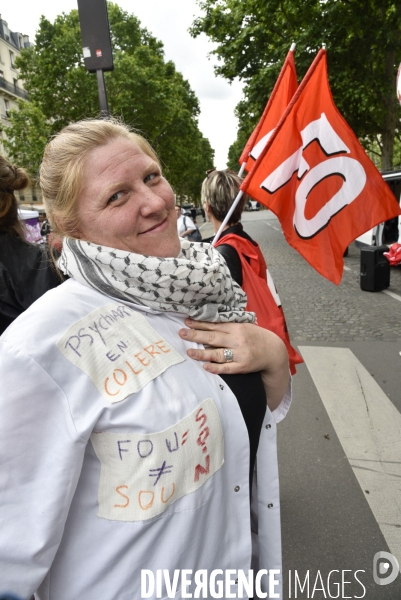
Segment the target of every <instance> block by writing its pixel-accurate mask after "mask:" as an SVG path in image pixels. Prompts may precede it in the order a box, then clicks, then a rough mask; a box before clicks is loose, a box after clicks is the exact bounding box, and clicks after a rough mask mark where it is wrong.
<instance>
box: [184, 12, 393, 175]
mask: <svg viewBox="0 0 401 600" xmlns="http://www.w3.org/2000/svg"><path fill="white" fill-rule="evenodd" d="M198 4H199V6H200V8H201V9H202V10H203V15H202V16H201V17H200V18H198V19H197V20H196V21H195V22H194V24H193V27H192V34H193V35H194V36H196V35H199V34H200V33H202V32H204V33H206V35H208V36H209V38H210V39H211V40H213V41H214V42H216V43H217V47H216V49H215V50H214V51H213V53H214V54H215V55H216V56H217V58H218V60H219V63H220V64H219V65H218V67H217V68H216V71H217V72H218V73H219V74H220V75H222V76H223V77H225V78H227V79H228V80H230V81H232V80H233V79H234V78H235V77H239V78H240V79H242V80H243V81H244V83H245V90H244V92H245V98H244V100H243V101H242V102H240V104H239V105H238V106H237V109H236V111H237V116H238V117H239V131H238V137H237V140H236V142H235V143H234V144H233V146H232V147H231V149H230V152H229V156H230V161H231V162H236V160H237V158H238V156H239V154H240V152H241V151H242V148H243V143H244V142H245V141H246V140H247V138H248V136H249V135H250V133H251V132H252V130H253V128H254V126H255V125H256V123H257V122H258V119H259V117H260V114H261V113H262V110H263V108H264V106H265V104H266V101H267V97H268V95H269V93H270V92H271V90H272V89H273V86H274V83H275V81H276V79H277V76H278V74H279V71H280V68H281V65H282V63H283V60H284V58H285V56H286V54H287V52H288V50H289V47H290V44H291V42H292V41H295V42H296V43H297V50H296V64H297V71H298V76H299V77H303V76H304V75H305V73H306V70H307V69H308V67H309V66H310V64H311V62H312V60H313V58H314V56H315V55H316V53H317V51H318V49H319V48H320V47H321V45H322V43H326V46H327V56H328V68H329V79H330V85H331V89H332V92H333V97H334V100H335V103H336V105H337V107H338V108H339V110H340V112H341V113H342V115H343V116H344V117H345V119H346V120H347V122H348V123H349V124H350V126H351V127H352V129H353V130H354V131H355V133H356V135H357V136H358V137H359V138H360V140H361V142H362V143H363V144H364V146H365V147H366V148H367V149H369V150H371V149H373V147H376V148H377V147H378V148H379V149H380V155H381V159H382V164H383V167H385V168H388V167H391V165H392V161H393V153H394V142H395V140H399V137H400V133H401V131H400V116H401V109H400V107H399V105H398V103H397V99H396V94H395V87H396V76H397V68H398V64H399V63H400V61H401V3H397V2H394V1H391V0H304V1H303V2H298V1H297V0H268V1H267V2H266V1H263V0H198Z"/></svg>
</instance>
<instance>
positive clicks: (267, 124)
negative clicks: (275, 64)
mask: <svg viewBox="0 0 401 600" xmlns="http://www.w3.org/2000/svg"><path fill="white" fill-rule="evenodd" d="M297 87H298V81H297V72H296V70H295V61H294V52H293V51H292V50H290V51H289V53H288V54H287V57H286V59H285V61H284V64H283V66H282V69H281V71H280V75H279V77H278V79H277V81H276V84H275V86H274V88H273V91H272V93H271V95H270V98H269V101H268V103H267V104H266V107H265V110H264V111H263V114H262V116H261V118H260V120H259V123H258V124H257V126H256V127H255V129H254V131H253V133H252V135H251V136H250V138H249V140H248V141H247V143H246V146H245V148H244V150H243V151H242V154H241V156H240V159H239V164H240V165H241V166H242V163H244V162H246V167H245V169H246V170H247V171H248V173H249V171H251V169H252V167H253V165H254V164H255V160H256V158H257V157H258V155H259V154H260V146H257V147H256V148H255V146H256V145H257V144H258V142H260V140H262V139H263V138H265V136H267V135H268V134H270V135H271V134H272V133H273V131H274V128H275V127H276V126H277V124H278V122H279V121H280V119H281V117H282V115H283V112H284V111H285V109H286V108H287V106H288V104H289V102H290V100H291V98H292V97H293V95H294V94H295V92H296V91H297ZM267 141H268V138H266V140H265V141H264V142H261V145H262V146H263V144H266V143H267ZM253 150H254V151H253ZM252 151H253V152H252ZM252 155H253V156H252Z"/></svg>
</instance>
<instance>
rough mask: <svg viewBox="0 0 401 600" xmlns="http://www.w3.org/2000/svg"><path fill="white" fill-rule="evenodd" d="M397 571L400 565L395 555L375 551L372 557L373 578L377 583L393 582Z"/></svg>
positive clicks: (386, 583)
mask: <svg viewBox="0 0 401 600" xmlns="http://www.w3.org/2000/svg"><path fill="white" fill-rule="evenodd" d="M399 572H400V565H399V564H398V560H397V559H396V557H395V556H393V555H392V554H390V552H384V551H383V552H376V554H375V555H374V557H373V579H374V581H375V583H377V585H388V584H389V583H393V581H394V580H395V579H396V577H397V575H398V573H399Z"/></svg>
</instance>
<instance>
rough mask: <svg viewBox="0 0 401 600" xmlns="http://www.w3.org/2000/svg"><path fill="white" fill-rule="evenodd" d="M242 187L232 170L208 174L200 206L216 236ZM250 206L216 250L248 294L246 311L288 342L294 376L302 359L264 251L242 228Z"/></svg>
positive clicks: (228, 228) (232, 223)
mask: <svg viewBox="0 0 401 600" xmlns="http://www.w3.org/2000/svg"><path fill="white" fill-rule="evenodd" d="M241 183H242V179H241V178H240V177H238V175H237V174H236V173H235V172H234V171H232V170H231V169H224V170H222V171H217V170H210V171H208V172H207V176H206V178H205V179H204V181H203V183H202V190H201V202H202V206H203V208H204V209H205V213H206V216H207V218H208V220H209V221H210V222H211V223H212V225H213V229H214V232H215V233H217V231H218V230H219V228H220V225H221V224H222V222H223V221H224V218H225V216H226V215H227V213H228V211H229V209H230V208H231V206H232V204H233V202H234V200H235V198H236V197H237V195H238V192H239V191H240V186H241ZM248 202H249V198H248V196H247V195H246V194H244V195H243V196H242V197H241V199H240V201H239V203H238V205H237V206H236V208H235V210H234V212H233V213H232V215H231V217H230V219H229V221H228V223H227V224H226V227H225V229H224V230H223V232H222V233H221V235H220V237H219V239H218V240H217V243H216V250H218V252H220V254H222V255H223V256H224V258H225V261H226V263H227V266H228V268H229V269H230V273H231V276H232V278H233V279H234V280H235V281H236V282H237V283H238V285H240V286H241V287H242V288H243V290H244V291H245V293H246V295H247V297H248V304H247V310H250V311H252V312H255V313H256V317H257V321H258V324H259V325H261V326H262V327H265V328H266V329H269V330H270V331H274V333H276V334H277V335H278V336H279V337H281V339H282V340H283V341H284V342H285V344H286V346H287V351H288V355H289V359H290V367H291V373H292V374H294V373H295V365H296V364H298V363H301V362H303V361H302V358H301V357H300V356H299V354H298V353H297V352H296V350H295V349H294V348H293V347H292V346H291V344H290V338H289V335H288V330H287V325H286V322H285V318H284V312H283V309H282V307H281V302H280V298H279V296H278V294H277V290H276V288H275V285H274V283H273V279H272V278H271V275H270V273H269V271H268V270H267V267H266V262H265V259H264V257H263V254H262V251H261V250H260V248H259V245H258V244H257V243H256V242H255V241H254V240H253V239H252V238H251V236H250V235H248V234H247V233H246V232H245V231H244V228H243V227H242V224H241V216H242V212H243V210H244V207H245V205H246V204H247V203H248ZM212 240H213V238H210V239H208V240H204V241H212Z"/></svg>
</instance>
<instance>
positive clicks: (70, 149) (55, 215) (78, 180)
mask: <svg viewBox="0 0 401 600" xmlns="http://www.w3.org/2000/svg"><path fill="white" fill-rule="evenodd" d="M118 138H125V139H128V140H130V141H132V142H134V143H135V144H136V145H137V146H138V147H139V148H140V149H141V150H142V152H144V153H145V154H147V155H148V156H150V157H151V158H152V159H153V160H154V161H155V162H156V163H157V164H158V165H159V166H160V161H159V159H158V157H157V155H156V153H155V152H154V150H153V149H152V147H151V146H150V144H149V143H148V142H147V141H146V140H145V138H144V137H142V136H141V135H139V134H138V133H136V132H134V131H132V130H131V129H130V128H129V127H128V126H127V125H125V124H124V123H122V122H121V121H118V120H117V119H111V118H110V119H102V120H100V119H99V120H97V119H91V120H84V121H78V122H77V123H73V124H71V125H68V126H67V127H64V129H62V130H61V131H60V133H58V134H57V135H55V136H54V137H53V138H52V139H51V141H50V142H49V143H48V144H47V146H46V148H45V152H44V155H43V160H42V164H41V166H40V187H41V190H42V196H43V203H44V205H45V208H46V214H47V217H48V219H49V221H50V224H51V226H52V230H53V232H54V234H55V235H58V236H62V237H64V236H69V237H74V235H75V233H76V231H77V227H78V215H77V201H78V197H79V194H80V192H81V190H82V187H83V185H84V177H85V173H84V163H85V159H86V157H87V156H88V154H89V153H90V152H91V151H92V150H95V149H96V148H99V147H100V146H106V145H107V144H108V143H110V142H111V141H114V140H116V139H118Z"/></svg>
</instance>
